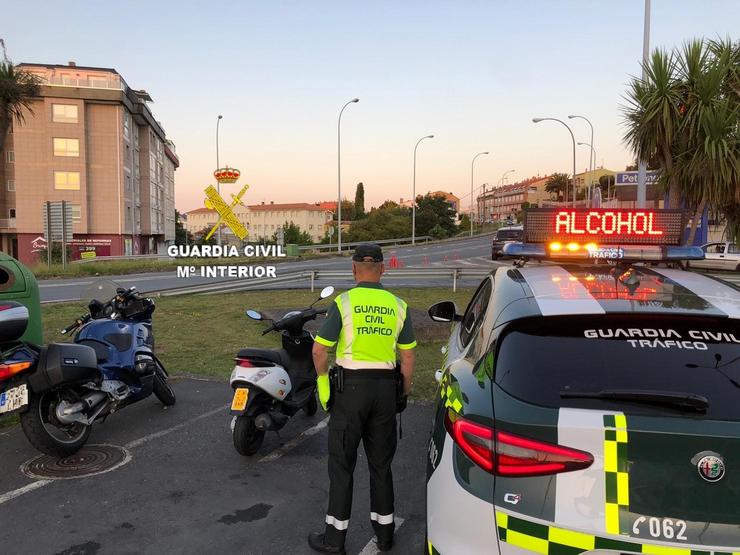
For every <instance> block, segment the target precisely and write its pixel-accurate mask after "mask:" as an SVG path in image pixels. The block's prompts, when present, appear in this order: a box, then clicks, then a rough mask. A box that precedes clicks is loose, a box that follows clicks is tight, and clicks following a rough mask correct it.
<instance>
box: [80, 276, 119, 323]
mask: <svg viewBox="0 0 740 555" xmlns="http://www.w3.org/2000/svg"><path fill="white" fill-rule="evenodd" d="M121 287H122V286H121V284H119V283H116V282H115V281H113V280H112V279H104V278H101V279H96V280H95V281H93V282H92V283H91V284H90V285H88V286H87V287H86V288H85V289H83V290H82V294H81V295H80V300H82V301H84V302H85V303H86V304H87V305H88V306H90V308H91V309H92V306H91V304H90V303H93V305H94V304H97V303H100V305H106V303H108V301H110V300H111V299H112V298H113V297H115V296H116V291H117V290H118V289H119V288H121ZM95 301H97V303H96V302H95ZM100 308H101V310H102V311H103V312H102V313H101V314H92V316H93V318H100V317H103V316H110V312H111V310H112V309H111V307H110V306H107V307H105V308H103V307H102V306H101V307H100ZM92 312H93V311H92V310H91V313H92Z"/></svg>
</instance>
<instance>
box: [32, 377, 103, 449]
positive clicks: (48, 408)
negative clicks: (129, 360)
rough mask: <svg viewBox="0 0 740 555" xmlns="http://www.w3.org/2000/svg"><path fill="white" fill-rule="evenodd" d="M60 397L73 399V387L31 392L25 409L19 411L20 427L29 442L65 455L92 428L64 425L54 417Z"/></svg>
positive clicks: (79, 442)
mask: <svg viewBox="0 0 740 555" xmlns="http://www.w3.org/2000/svg"><path fill="white" fill-rule="evenodd" d="M65 398H66V399H65ZM62 399H64V400H66V401H70V402H76V401H77V400H78V396H77V395H76V394H75V393H74V392H72V391H62V392H51V391H47V392H46V393H42V394H41V395H32V396H31V399H29V403H28V410H27V411H26V412H24V413H23V414H21V427H22V428H23V433H24V434H25V436H26V438H28V441H29V442H30V443H31V445H33V446H34V447H35V448H36V449H38V450H39V451H41V452H42V453H45V454H47V455H52V456H55V457H68V456H70V455H74V454H75V453H76V452H77V451H79V450H80V449H82V447H83V446H84V445H85V443H87V438H88V437H90V431H91V429H92V426H86V425H85V424H80V423H75V424H72V425H63V424H61V423H60V422H59V421H57V419H56V417H55V416H54V413H55V410H56V407H57V405H58V404H59V402H60V401H61V400H62Z"/></svg>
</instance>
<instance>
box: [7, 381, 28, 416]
mask: <svg viewBox="0 0 740 555" xmlns="http://www.w3.org/2000/svg"><path fill="white" fill-rule="evenodd" d="M27 404H28V387H27V386H26V384H22V385H19V386H17V387H11V388H10V389H8V390H6V391H3V392H2V393H0V414H2V413H4V412H10V411H14V410H18V409H20V408H23V407H25V406H26V405H27Z"/></svg>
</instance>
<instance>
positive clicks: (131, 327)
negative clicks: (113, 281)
mask: <svg viewBox="0 0 740 555" xmlns="http://www.w3.org/2000/svg"><path fill="white" fill-rule="evenodd" d="M104 289H105V287H103V286H98V290H99V291H103V290H104ZM154 308H155V305H154V301H153V300H152V299H149V298H145V297H142V296H141V295H140V294H139V293H138V291H137V290H136V288H135V287H131V288H130V289H123V288H117V289H116V291H115V294H114V295H113V296H112V297H111V298H110V300H108V301H107V302H101V301H98V300H96V299H93V300H92V301H90V303H89V305H88V309H89V311H88V313H86V314H84V315H82V316H80V317H79V318H77V319H76V320H75V322H74V323H73V324H72V325H70V326H68V327H67V328H65V329H64V330H62V334H68V333H72V332H76V334H75V337H74V343H73V344H70V343H51V344H49V345H47V346H45V347H41V348H38V351H37V352H38V361H37V364H35V366H36V368H35V370H34V371H33V372H32V373H30V374H28V376H27V378H26V380H27V383H28V388H29V389H30V392H29V395H28V406H27V407H25V410H24V411H23V412H21V425H22V427H23V431H24V433H25V435H26V437H27V438H28V440H29V441H30V442H31V444H32V445H33V446H34V447H36V449H38V450H39V451H41V452H43V453H47V454H49V455H56V456H68V455H71V454H73V453H75V452H77V451H78V450H79V449H80V448H81V447H82V446H83V445H84V444H85V442H86V441H87V439H88V437H89V436H90V431H91V427H92V425H93V423H94V422H97V421H100V420H103V419H105V418H107V417H108V416H109V415H110V414H112V413H113V412H116V411H117V410H120V409H121V408H123V407H125V406H127V405H130V404H132V403H135V402H137V401H140V400H142V399H145V398H146V397H149V396H150V395H151V394H152V393H154V395H155V396H156V397H157V399H159V401H160V402H161V403H162V404H163V405H165V406H171V405H174V404H175V393H174V391H172V388H171V387H170V384H169V383H168V374H167V371H166V370H165V368H164V365H163V364H162V362H161V361H160V360H159V359H158V358H157V356H156V355H155V354H154V333H153V330H152V313H153V312H154Z"/></svg>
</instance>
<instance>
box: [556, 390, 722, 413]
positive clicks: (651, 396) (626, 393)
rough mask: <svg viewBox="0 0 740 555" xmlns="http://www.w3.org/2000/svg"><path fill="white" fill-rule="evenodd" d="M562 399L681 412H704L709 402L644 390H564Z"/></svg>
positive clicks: (688, 395)
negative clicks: (627, 403) (637, 405)
mask: <svg viewBox="0 0 740 555" xmlns="http://www.w3.org/2000/svg"><path fill="white" fill-rule="evenodd" d="M560 397H561V398H562V399H607V400H610V401H628V402H633V403H644V404H650V405H666V406H670V407H674V408H678V409H681V410H695V411H698V412H704V411H706V410H707V408H708V407H709V400H708V399H707V398H706V397H704V396H702V395H696V394H694V393H678V392H675V391H651V390H644V389H602V390H601V391H572V390H570V389H564V390H562V391H561V392H560Z"/></svg>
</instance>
